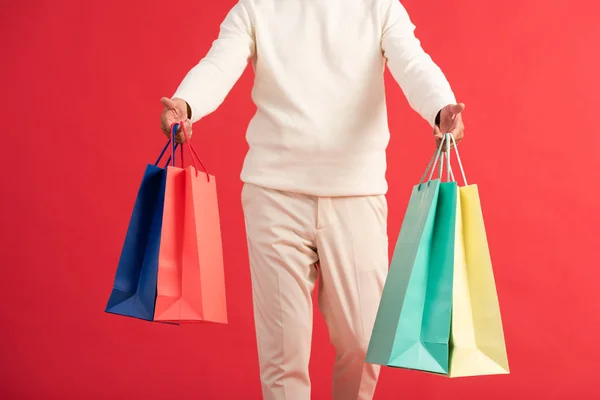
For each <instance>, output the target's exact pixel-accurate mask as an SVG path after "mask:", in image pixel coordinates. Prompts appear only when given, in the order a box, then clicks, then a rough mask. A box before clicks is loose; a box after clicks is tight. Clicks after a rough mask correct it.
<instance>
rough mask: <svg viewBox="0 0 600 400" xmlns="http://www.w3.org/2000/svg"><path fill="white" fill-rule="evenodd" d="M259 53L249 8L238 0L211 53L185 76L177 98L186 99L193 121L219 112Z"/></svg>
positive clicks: (176, 94)
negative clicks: (234, 86)
mask: <svg viewBox="0 0 600 400" xmlns="http://www.w3.org/2000/svg"><path fill="white" fill-rule="evenodd" d="M254 52H255V39H254V29H253V24H252V22H251V18H250V15H249V13H248V9H247V7H246V6H245V5H244V2H243V1H240V2H238V3H237V4H236V5H235V6H234V7H233V8H232V9H231V10H230V11H229V13H228V14H227V17H226V18H225V20H224V21H223V22H222V24H221V28H220V32H219V36H218V38H217V39H216V40H215V41H214V42H213V44H212V46H211V48H210V50H209V52H208V54H207V55H206V56H205V57H204V58H203V59H202V60H201V61H200V62H199V63H198V64H197V65H196V66H195V67H193V68H192V69H191V70H190V71H189V72H188V73H187V75H186V76H185V78H184V79H183V81H182V82H181V84H180V85H179V88H178V89H177V91H176V92H175V94H174V95H173V98H180V99H183V100H185V101H186V102H187V103H188V105H189V106H190V108H191V111H192V116H191V120H192V122H196V121H198V120H199V119H201V118H202V117H204V116H206V115H208V114H210V113H212V112H213V111H215V110H216V109H217V108H218V107H219V106H220V105H221V103H223V101H224V100H225V97H226V96H227V94H228V93H229V91H230V90H231V88H232V87H233V85H234V84H235V83H236V82H237V80H238V79H239V78H240V76H241V75H242V73H243V72H244V70H245V69H246V67H247V65H248V61H249V60H250V59H251V58H252V57H253V55H254Z"/></svg>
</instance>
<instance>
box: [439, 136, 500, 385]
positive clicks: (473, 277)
mask: <svg viewBox="0 0 600 400" xmlns="http://www.w3.org/2000/svg"><path fill="white" fill-rule="evenodd" d="M455 149H456V146H455ZM456 154H457V159H458V161H459V165H460V168H461V172H462V176H463V180H464V182H465V186H464V187H461V188H460V189H459V197H458V199H457V200H458V201H457V204H456V210H457V218H456V235H455V254H454V286H453V306H452V333H451V355H450V373H449V375H450V377H465V376H475V375H492V374H507V373H509V366H508V357H507V353H506V346H505V342H504V331H503V327H502V318H501V315H500V306H499V303H498V296H497V292H496V284H495V280H494V273H493V270H492V262H491V258H490V252H489V247H488V243H487V238H486V231H485V226H484V221H483V215H482V210H481V204H480V199H479V192H478V188H477V185H468V184H467V181H466V178H465V174H464V170H463V168H462V164H461V163H460V156H459V155H458V150H457V151H456Z"/></svg>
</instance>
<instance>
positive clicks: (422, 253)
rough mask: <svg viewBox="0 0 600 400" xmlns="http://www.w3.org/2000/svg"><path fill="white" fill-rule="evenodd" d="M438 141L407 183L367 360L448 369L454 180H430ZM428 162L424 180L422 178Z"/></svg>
mask: <svg viewBox="0 0 600 400" xmlns="http://www.w3.org/2000/svg"><path fill="white" fill-rule="evenodd" d="M445 139H446V137H444V140H445ZM448 140H449V139H448ZM443 145H444V141H442V144H441V145H440V148H439V149H438V151H437V152H436V154H435V155H434V158H432V160H431V161H430V163H429V166H428V167H427V170H426V171H425V174H424V175H423V178H421V182H420V183H419V184H418V185H417V186H415V187H414V188H413V192H412V195H411V198H410V202H409V205H408V209H407V211H406V214H405V216H404V221H403V223H402V228H401V230H400V235H399V237H398V241H397V243H396V247H395V250H394V254H393V257H392V262H391V266H390V271H389V273H388V277H387V280H386V282H385V286H384V289H383V295H382V298H381V303H380V305H379V310H378V312H377V317H376V319H375V326H374V329H373V333H372V336H371V341H370V343H369V348H368V352H367V357H366V361H367V362H368V363H371V364H379V365H384V366H390V367H400V368H408V369H415V370H422V371H428V372H433V373H439V374H447V373H448V354H449V350H450V349H449V337H450V323H451V316H452V278H453V264H454V235H455V220H456V199H457V193H458V188H457V185H456V183H454V182H448V183H441V181H440V179H436V180H431V178H432V176H433V171H434V170H435V168H436V165H437V163H438V161H439V163H440V177H441V174H442V170H441V167H442V165H443V156H442V153H441V149H442V148H443ZM440 157H441V158H440ZM429 168H431V173H430V175H429V180H428V181H427V182H425V183H423V180H424V178H425V176H427V172H428V171H429Z"/></svg>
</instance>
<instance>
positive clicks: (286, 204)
mask: <svg viewBox="0 0 600 400" xmlns="http://www.w3.org/2000/svg"><path fill="white" fill-rule="evenodd" d="M248 61H251V62H252V65H253V67H254V71H255V82H254V88H253V92H252V97H253V100H254V102H255V104H256V106H257V112H256V114H255V116H254V118H253V119H252V120H251V122H250V125H249V127H248V131H247V140H248V143H249V147H250V150H249V152H248V154H247V156H246V159H245V162H244V167H243V171H242V174H241V178H242V180H243V182H244V183H245V185H244V189H243V193H242V203H243V209H244V215H245V220H246V229H247V234H248V248H249V254H250V268H251V275H252V289H253V303H254V313H255V323H256V335H257V343H258V355H259V364H260V374H261V382H262V390H263V396H264V398H265V399H267V400H291V399H299V400H308V399H309V398H310V381H309V374H308V365H309V356H310V348H311V335H312V307H313V304H312V301H311V292H312V291H313V288H314V287H315V280H316V279H317V277H318V276H319V274H320V278H321V281H320V285H319V307H320V309H321V311H322V313H323V315H324V317H325V320H326V322H327V325H328V329H329V333H330V340H331V342H332V344H333V346H334V347H335V350H336V353H337V357H336V361H335V368H334V377H333V398H334V399H336V400H352V399H361V400H363V399H365V400H366V399H371V398H372V397H373V393H374V391H375V385H376V382H377V378H378V375H379V367H377V366H374V365H369V364H366V363H365V353H366V349H367V346H368V341H369V337H370V335H371V330H372V327H373V324H374V320H375V315H376V313H377V308H378V304H379V300H380V297H381V292H382V289H383V284H384V281H385V278H386V273H387V270H388V242H387V232H386V229H387V228H386V220H387V204H386V200H385V194H386V192H387V183H386V179H385V171H386V155H385V151H386V147H387V145H388V141H389V129H388V124H387V110H386V104H385V89H384V68H385V65H386V64H387V66H388V67H389V69H390V71H391V72H392V74H393V76H394V78H395V79H396V81H397V82H398V83H399V84H400V86H401V88H402V90H403V91H404V93H405V95H406V97H407V98H408V101H409V103H410V104H411V106H412V107H413V108H414V109H415V110H416V111H417V112H418V113H419V114H420V115H421V116H422V117H423V118H425V119H426V120H427V121H428V122H429V123H430V124H431V125H432V126H433V127H434V134H435V137H436V139H437V140H438V141H440V140H441V138H442V132H444V133H446V132H451V133H452V134H454V136H455V138H456V140H457V141H460V140H461V138H462V136H463V124H462V120H461V112H462V111H463V109H464V105H462V104H456V100H455V98H454V95H453V93H452V90H451V88H450V85H449V84H448V82H447V80H446V78H445V77H444V75H443V73H442V72H441V70H440V69H439V68H438V67H437V66H436V65H435V64H434V62H433V61H432V60H431V58H430V57H429V56H428V55H427V54H426V53H425V52H424V51H423V49H422V48H421V46H420V43H419V41H418V40H417V39H416V38H415V36H414V25H413V24H412V23H411V21H410V19H409V16H408V14H407V12H406V10H405V9H404V8H403V6H402V5H401V4H400V3H399V2H398V0H241V1H240V2H238V3H237V4H236V5H235V6H234V7H233V9H232V10H231V11H230V12H229V14H228V15H227V17H226V19H225V20H224V22H223V23H222V25H221V30H220V34H219V37H218V39H217V40H216V41H215V42H214V43H213V46H212V48H211V49H210V51H209V53H208V54H207V55H206V57H205V58H204V59H202V60H201V61H200V63H199V64H198V65H196V66H195V67H194V68H192V70H191V71H190V72H189V73H188V74H187V76H186V77H185V79H184V80H183V82H182V83H181V85H180V87H179V88H178V90H177V91H176V93H175V95H174V96H173V98H171V99H168V98H163V99H162V103H163V104H164V106H165V109H164V111H163V114H162V121H161V125H162V129H163V130H164V131H165V133H167V134H169V127H170V126H171V124H172V123H174V122H179V121H181V120H186V119H187V120H186V121H185V125H186V128H187V132H191V124H192V123H193V122H196V121H198V120H199V119H201V118H202V117H204V116H205V115H207V114H209V113H211V112H213V111H214V110H215V109H217V107H218V106H219V105H220V104H221V103H222V101H223V100H224V98H225V96H226V95H227V94H228V92H229V91H230V89H231V88H232V86H233V85H234V83H235V82H236V81H237V80H238V78H239V77H240V75H241V74H242V72H243V71H244V69H245V68H246V66H247V64H248ZM436 120H437V122H438V123H439V127H438V126H437V125H436ZM177 140H178V141H182V140H184V138H183V137H182V136H181V132H179V133H178V137H177Z"/></svg>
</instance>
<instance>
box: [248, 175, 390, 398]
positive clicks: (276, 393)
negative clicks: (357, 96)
mask: <svg viewBox="0 0 600 400" xmlns="http://www.w3.org/2000/svg"><path fill="white" fill-rule="evenodd" d="M242 203H243V208H244V214H245V219H246V230H247V234H248V248H249V252H250V267H251V272H252V290H253V299H254V315H255V324H256V336H257V342H258V357H259V364H260V374H261V382H262V390H263V397H264V399H265V400H309V399H310V380H309V375H308V365H309V358H310V350H311V336H312V313H313V310H312V307H313V304H312V297H311V293H312V292H313V289H314V287H315V281H316V279H317V277H318V276H319V274H320V276H319V278H320V282H319V308H320V309H321V312H322V313H323V316H324V318H325V321H326V323H327V326H328V328H329V335H330V340H331V343H332V344H333V346H334V348H335V350H336V362H335V370H334V376H333V399H334V400H354V399H357V400H370V399H372V398H373V393H374V391H375V386H376V383H377V378H378V375H379V367H378V366H375V365H370V364H366V363H365V361H364V360H365V354H366V350H367V346H368V343H369V338H370V335H371V331H372V329H373V324H374V322H375V315H376V313H377V308H378V306H379V300H380V298H381V292H382V290H383V285H384V281H385V278H386V274H387V271H388V241H387V229H386V225H387V203H386V199H385V196H362V197H333V198H328V197H314V196H306V195H300V194H294V193H287V192H280V191H275V190H269V189H264V188H261V187H258V186H254V185H250V184H246V185H245V186H244V189H243V192H242ZM317 265H318V268H317ZM320 396H323V394H320ZM320 398H321V397H320Z"/></svg>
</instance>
